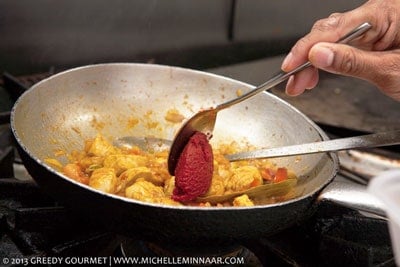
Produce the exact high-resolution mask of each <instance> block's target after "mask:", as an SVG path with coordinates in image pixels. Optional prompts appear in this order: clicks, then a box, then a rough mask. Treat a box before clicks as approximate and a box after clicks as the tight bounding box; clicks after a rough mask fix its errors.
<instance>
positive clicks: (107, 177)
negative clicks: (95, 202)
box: [89, 168, 118, 193]
mask: <svg viewBox="0 0 400 267" xmlns="http://www.w3.org/2000/svg"><path fill="white" fill-rule="evenodd" d="M117 182H118V179H117V176H116V175H115V172H114V169H113V168H99V169H95V170H94V171H93V173H92V175H91V176H90V180H89V186H91V187H93V188H95V189H98V190H100V191H103V192H106V193H115V192H116V189H117Z"/></svg>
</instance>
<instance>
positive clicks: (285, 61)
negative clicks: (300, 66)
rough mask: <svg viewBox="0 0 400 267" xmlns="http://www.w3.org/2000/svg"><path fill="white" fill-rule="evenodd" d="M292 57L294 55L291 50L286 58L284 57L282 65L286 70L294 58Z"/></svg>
mask: <svg viewBox="0 0 400 267" xmlns="http://www.w3.org/2000/svg"><path fill="white" fill-rule="evenodd" d="M292 57H293V54H292V52H290V53H289V54H288V55H287V56H286V57H285V59H284V60H283V62H282V66H281V68H282V70H286V68H287V67H288V65H289V62H290V61H291V60H292Z"/></svg>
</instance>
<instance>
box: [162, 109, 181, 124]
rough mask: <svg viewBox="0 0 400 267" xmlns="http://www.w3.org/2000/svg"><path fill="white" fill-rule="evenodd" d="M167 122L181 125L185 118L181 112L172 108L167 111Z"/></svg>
mask: <svg viewBox="0 0 400 267" xmlns="http://www.w3.org/2000/svg"><path fill="white" fill-rule="evenodd" d="M164 118H165V120H166V121H168V122H172V123H180V122H182V121H183V120H184V119H185V116H183V115H182V114H181V113H180V112H179V110H177V109H175V108H172V109H169V110H167V113H166V114H165V117H164Z"/></svg>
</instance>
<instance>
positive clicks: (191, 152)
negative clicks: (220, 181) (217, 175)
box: [172, 132, 214, 202]
mask: <svg viewBox="0 0 400 267" xmlns="http://www.w3.org/2000/svg"><path fill="white" fill-rule="evenodd" d="M213 168H214V165H213V153H212V148H211V145H210V144H209V143H208V139H207V136H206V135H205V134H204V133H201V132H196V133H195V134H194V135H192V137H190V139H189V142H188V143H187V144H186V146H185V148H184V149H183V151H182V153H181V155H180V156H179V159H178V162H177V165H176V168H175V188H174V191H173V195H172V199H174V200H176V201H181V202H187V201H191V200H194V199H195V198H197V197H198V196H201V195H202V194H204V193H206V192H207V191H208V189H209V188H210V185H211V179H212V175H213Z"/></svg>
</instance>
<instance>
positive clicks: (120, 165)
mask: <svg viewBox="0 0 400 267" xmlns="http://www.w3.org/2000/svg"><path fill="white" fill-rule="evenodd" d="M146 162H147V159H146V157H144V156H139V155H124V154H113V155H108V156H106V157H105V158H104V162H103V165H104V167H107V168H113V169H114V170H115V172H116V175H117V176H119V175H120V174H121V173H122V172H124V171H126V170H128V169H131V168H136V167H144V166H146Z"/></svg>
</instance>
